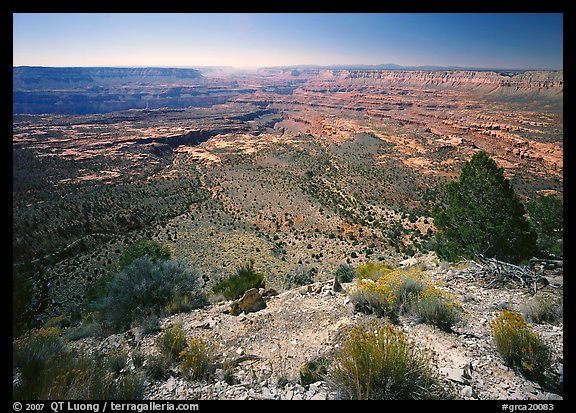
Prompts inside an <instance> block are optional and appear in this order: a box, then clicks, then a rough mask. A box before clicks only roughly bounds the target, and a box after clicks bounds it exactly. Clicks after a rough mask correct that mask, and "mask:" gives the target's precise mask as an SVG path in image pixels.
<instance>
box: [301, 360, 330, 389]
mask: <svg viewBox="0 0 576 413" xmlns="http://www.w3.org/2000/svg"><path fill="white" fill-rule="evenodd" d="M327 373H328V360H327V359H326V357H318V358H317V359H314V360H310V361H307V362H306V363H304V365H303V366H302V367H300V371H299V375H300V384H301V385H302V386H306V385H308V384H311V383H315V382H317V381H319V380H324V377H325V376H326V374H327Z"/></svg>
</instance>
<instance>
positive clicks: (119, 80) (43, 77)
mask: <svg viewBox="0 0 576 413" xmlns="http://www.w3.org/2000/svg"><path fill="white" fill-rule="evenodd" d="M12 75H13V86H14V89H15V90H18V89H44V88H54V87H62V86H63V87H66V88H71V87H72V88H73V87H88V86H111V85H142V84H155V85H157V84H161V83H168V84H172V83H178V84H182V85H185V84H187V83H188V84H195V83H197V81H198V79H199V78H201V77H202V74H201V73H200V71H199V70H196V69H178V68H164V67H131V68H123V67H41V66H17V67H14V68H13V69H12Z"/></svg>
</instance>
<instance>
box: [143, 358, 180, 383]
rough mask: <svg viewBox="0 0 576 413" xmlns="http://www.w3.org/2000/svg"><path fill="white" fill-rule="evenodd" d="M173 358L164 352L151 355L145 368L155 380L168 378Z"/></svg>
mask: <svg viewBox="0 0 576 413" xmlns="http://www.w3.org/2000/svg"><path fill="white" fill-rule="evenodd" d="M172 361H173V359H172V358H171V357H168V356H166V355H164V354H157V355H154V356H151V357H149V358H148V360H146V365H145V366H144V370H145V371H146V374H147V375H148V376H149V377H150V378H151V379H153V380H166V379H167V378H168V377H169V376H170V367H171V365H172Z"/></svg>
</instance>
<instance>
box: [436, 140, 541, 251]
mask: <svg viewBox="0 0 576 413" xmlns="http://www.w3.org/2000/svg"><path fill="white" fill-rule="evenodd" d="M525 214H526V211H525V209H524V206H523V205H522V202H521V201H520V199H519V198H518V196H517V195H516V194H515V193H514V190H513V189H512V187H511V186H510V183H509V181H508V180H507V179H506V178H505V177H504V170H503V168H500V167H498V166H497V165H496V162H495V161H494V160H493V159H491V158H490V157H489V156H488V154H487V153H486V152H483V151H479V152H477V153H475V154H474V155H473V156H472V158H471V159H470V160H469V161H468V162H466V164H465V165H464V167H463V169H462V172H461V174H460V178H459V180H458V181H455V182H451V183H448V184H447V185H446V186H445V194H444V197H443V200H442V201H441V202H440V203H439V204H438V205H437V206H436V207H435V208H434V211H433V216H434V223H435V225H436V227H437V228H438V234H437V245H436V251H437V253H438V255H439V256H440V257H442V258H445V259H448V260H451V261H454V260H456V259H459V258H463V257H464V258H474V257H476V256H478V255H483V256H485V257H494V258H497V259H499V260H502V261H510V262H520V261H521V260H523V259H525V258H529V257H530V256H531V255H532V254H534V252H535V250H536V248H535V247H536V236H535V234H534V232H533V231H532V230H531V228H530V226H529V224H528V221H527V220H526V218H525V216H524V215H525Z"/></svg>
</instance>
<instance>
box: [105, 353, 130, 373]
mask: <svg viewBox="0 0 576 413" xmlns="http://www.w3.org/2000/svg"><path fill="white" fill-rule="evenodd" d="M127 362H128V353H126V352H125V351H123V350H113V351H111V352H110V353H108V354H107V356H106V364H107V366H108V369H109V370H110V371H111V372H113V373H120V371H121V370H122V369H123V368H124V367H126V363H127Z"/></svg>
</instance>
